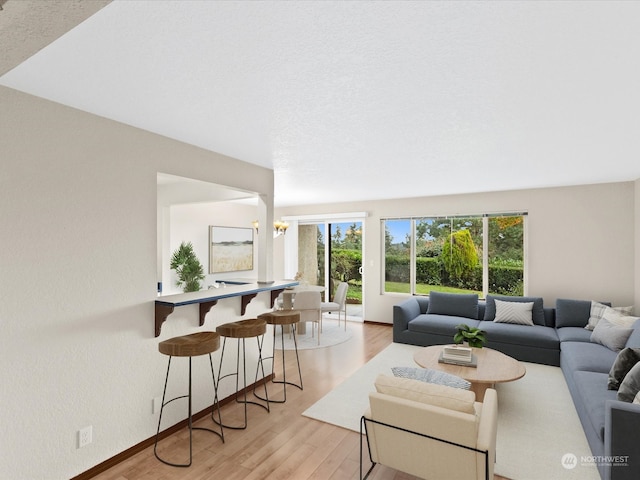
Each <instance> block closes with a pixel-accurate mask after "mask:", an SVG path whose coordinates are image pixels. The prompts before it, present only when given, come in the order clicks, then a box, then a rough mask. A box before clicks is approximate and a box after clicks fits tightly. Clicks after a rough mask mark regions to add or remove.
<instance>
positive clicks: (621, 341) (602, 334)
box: [591, 318, 633, 352]
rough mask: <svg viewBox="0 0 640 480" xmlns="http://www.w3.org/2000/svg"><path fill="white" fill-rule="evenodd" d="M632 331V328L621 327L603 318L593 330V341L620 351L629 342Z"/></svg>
mask: <svg viewBox="0 0 640 480" xmlns="http://www.w3.org/2000/svg"><path fill="white" fill-rule="evenodd" d="M632 331H633V329H632V328H625V327H619V326H617V325H614V324H613V323H611V322H609V321H607V320H605V319H604V318H603V319H602V320H600V321H599V322H598V324H597V325H596V328H594V329H593V332H591V341H592V342H593V343H599V344H600V345H604V346H605V347H607V348H608V349H609V350H613V351H614V352H619V351H620V350H622V349H623V348H624V347H625V345H626V344H627V340H628V339H629V335H631V332H632Z"/></svg>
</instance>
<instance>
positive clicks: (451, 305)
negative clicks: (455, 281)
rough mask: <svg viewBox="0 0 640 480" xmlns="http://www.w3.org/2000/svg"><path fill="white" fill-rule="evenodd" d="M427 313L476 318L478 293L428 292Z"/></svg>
mask: <svg viewBox="0 0 640 480" xmlns="http://www.w3.org/2000/svg"><path fill="white" fill-rule="evenodd" d="M427 313H428V314H437V315H452V316H455V317H465V318H472V319H474V320H477V318H478V295H477V294H472V293H443V292H433V291H432V292H429V309H428V310H427Z"/></svg>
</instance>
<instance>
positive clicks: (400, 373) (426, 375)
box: [391, 367, 471, 390]
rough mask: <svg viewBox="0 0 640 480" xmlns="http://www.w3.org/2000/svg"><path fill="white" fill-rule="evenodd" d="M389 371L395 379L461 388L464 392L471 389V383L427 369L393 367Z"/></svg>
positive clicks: (448, 374)
mask: <svg viewBox="0 0 640 480" xmlns="http://www.w3.org/2000/svg"><path fill="white" fill-rule="evenodd" d="M391 371H392V372H393V375H394V376H395V377H401V378H410V379H411V380H419V381H421V382H425V383H435V384H436V385H447V386H448V387H455V388H462V389H464V390H469V387H471V383H469V382H467V381H466V380H465V379H463V378H460V377H457V376H456V375H451V374H450V373H445V372H439V371H438V370H431V369H429V368H415V367H393V368H392V369H391Z"/></svg>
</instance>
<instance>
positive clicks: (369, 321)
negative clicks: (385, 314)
mask: <svg viewBox="0 0 640 480" xmlns="http://www.w3.org/2000/svg"><path fill="white" fill-rule="evenodd" d="M363 323H367V324H369V325H382V326H384V327H393V323H387V322H374V321H373V320H363Z"/></svg>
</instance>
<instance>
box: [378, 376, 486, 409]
mask: <svg viewBox="0 0 640 480" xmlns="http://www.w3.org/2000/svg"><path fill="white" fill-rule="evenodd" d="M375 387H376V391H377V392H378V393H384V394H385V395H391V396H393V397H399V398H405V399H407V400H413V401H414V402H420V403H425V404H427V405H434V406H437V407H441V408H448V409H449V410H456V411H458V412H464V413H471V414H475V408H474V403H475V400H476V394H475V393H473V392H472V391H470V390H462V389H461V388H453V387H448V386H446V385H436V384H434V383H424V382H419V381H417V380H411V379H409V378H398V377H390V376H388V375H378V378H376V382H375Z"/></svg>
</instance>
